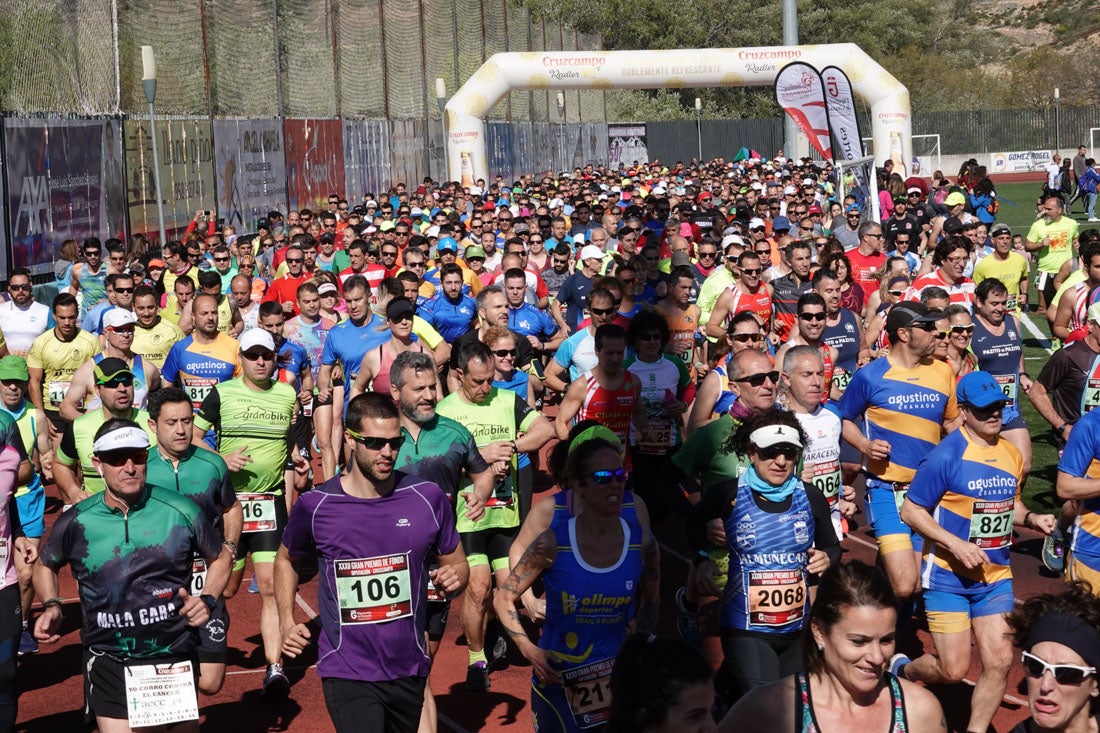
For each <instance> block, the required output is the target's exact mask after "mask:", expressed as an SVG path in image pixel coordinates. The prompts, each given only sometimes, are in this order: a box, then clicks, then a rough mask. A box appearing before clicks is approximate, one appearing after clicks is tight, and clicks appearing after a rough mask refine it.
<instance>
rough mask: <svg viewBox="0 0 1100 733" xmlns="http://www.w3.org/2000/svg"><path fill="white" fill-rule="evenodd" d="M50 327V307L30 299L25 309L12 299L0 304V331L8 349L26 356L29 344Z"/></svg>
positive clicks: (18, 354) (29, 347)
mask: <svg viewBox="0 0 1100 733" xmlns="http://www.w3.org/2000/svg"><path fill="white" fill-rule="evenodd" d="M49 327H50V309H49V308H48V307H46V306H45V305H43V304H42V303H38V302H34V301H32V302H31V304H30V305H29V306H28V307H27V308H26V310H24V309H21V308H19V307H18V306H16V305H15V303H14V302H12V301H10V300H9V301H7V302H6V303H2V304H0V332H3V334H4V340H5V341H6V342H7V344H8V351H9V352H11V353H12V354H15V355H16V356H22V357H24V358H26V356H27V354H28V353H30V350H31V344H33V343H34V340H35V339H36V338H38V337H39V336H40V335H42V334H43V333H45V332H46V329H47V328H49Z"/></svg>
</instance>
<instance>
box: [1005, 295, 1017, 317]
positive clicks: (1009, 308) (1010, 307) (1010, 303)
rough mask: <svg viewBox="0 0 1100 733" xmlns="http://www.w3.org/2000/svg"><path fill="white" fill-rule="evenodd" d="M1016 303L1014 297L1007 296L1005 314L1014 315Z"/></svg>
mask: <svg viewBox="0 0 1100 733" xmlns="http://www.w3.org/2000/svg"><path fill="white" fill-rule="evenodd" d="M1016 303H1017V300H1016V296H1015V295H1010V296H1008V300H1006V301H1005V312H1006V313H1015V312H1016Z"/></svg>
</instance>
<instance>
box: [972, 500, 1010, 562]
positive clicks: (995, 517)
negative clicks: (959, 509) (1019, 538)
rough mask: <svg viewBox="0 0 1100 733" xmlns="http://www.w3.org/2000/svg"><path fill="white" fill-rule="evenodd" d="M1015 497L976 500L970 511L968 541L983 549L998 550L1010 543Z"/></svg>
mask: <svg viewBox="0 0 1100 733" xmlns="http://www.w3.org/2000/svg"><path fill="white" fill-rule="evenodd" d="M1015 503H1016V500H1015V499H1003V500H1001V501H976V502H974V509H973V510H972V511H971V513H970V541H971V542H973V543H974V544H975V545H977V546H978V547H980V548H982V549H983V550H999V549H1001V548H1004V547H1008V546H1009V545H1010V544H1012V518H1013V515H1014V511H1013V507H1014V506H1015Z"/></svg>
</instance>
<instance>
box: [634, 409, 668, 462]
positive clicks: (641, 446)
mask: <svg viewBox="0 0 1100 733" xmlns="http://www.w3.org/2000/svg"><path fill="white" fill-rule="evenodd" d="M671 446H672V422H671V421H670V420H662V419H660V418H652V417H651V418H650V419H649V431H648V432H645V433H643V432H641V431H639V432H638V451H639V452H641V453H659V454H665V453H668V449H669V448H670V447H671Z"/></svg>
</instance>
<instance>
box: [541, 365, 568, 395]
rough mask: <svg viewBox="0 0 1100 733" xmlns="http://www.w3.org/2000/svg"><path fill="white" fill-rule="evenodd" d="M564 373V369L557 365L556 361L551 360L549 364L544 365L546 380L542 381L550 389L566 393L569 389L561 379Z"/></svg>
mask: <svg viewBox="0 0 1100 733" xmlns="http://www.w3.org/2000/svg"><path fill="white" fill-rule="evenodd" d="M565 373H566V369H565V367H563V366H562V365H561V364H559V363H558V361H557V359H551V360H550V363H549V364H547V365H546V379H544V380H543V381H544V382H545V383H546V386H547V387H549V388H550V389H554V390H557V391H558V392H566V391H567V390H568V389H569V384H568V383H567V382H566V381H565V380H564V379H563V377H564V376H565Z"/></svg>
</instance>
